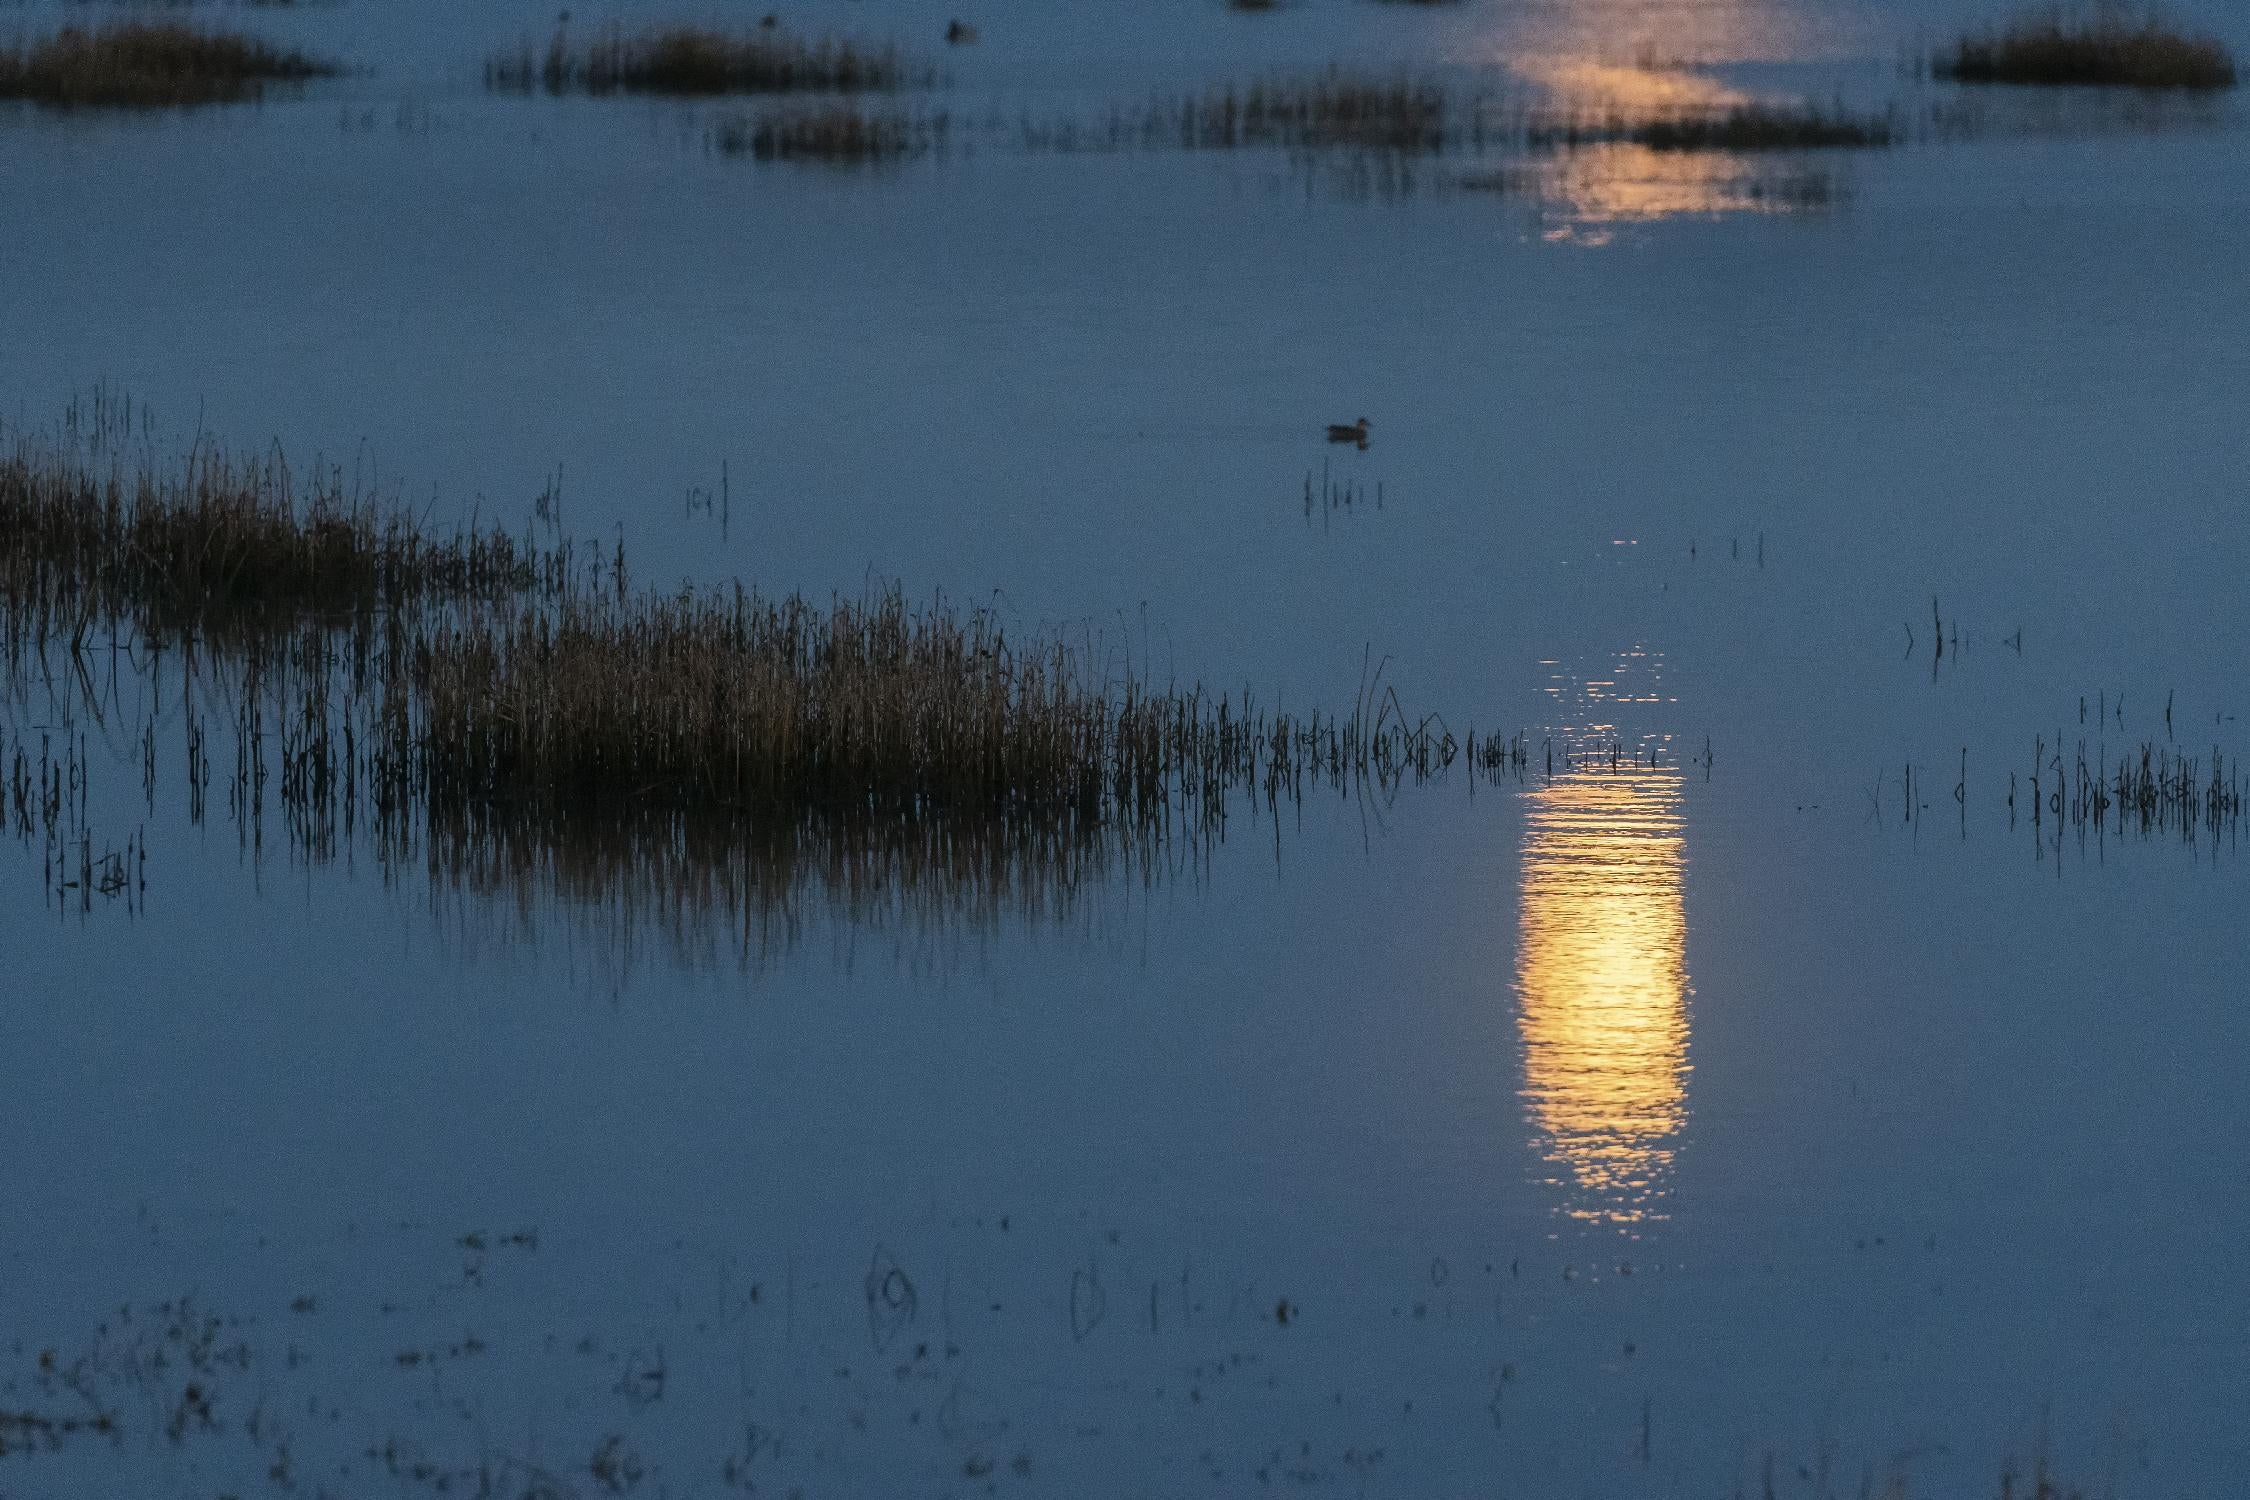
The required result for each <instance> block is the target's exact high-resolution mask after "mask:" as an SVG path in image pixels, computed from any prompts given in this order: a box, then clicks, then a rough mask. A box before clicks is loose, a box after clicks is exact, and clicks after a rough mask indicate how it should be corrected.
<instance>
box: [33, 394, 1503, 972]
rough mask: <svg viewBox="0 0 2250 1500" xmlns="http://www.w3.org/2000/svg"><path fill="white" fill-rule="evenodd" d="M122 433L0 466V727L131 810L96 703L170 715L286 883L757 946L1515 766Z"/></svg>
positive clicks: (1037, 884) (1062, 895)
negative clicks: (100, 765)
mask: <svg viewBox="0 0 2250 1500" xmlns="http://www.w3.org/2000/svg"><path fill="white" fill-rule="evenodd" d="M109 425H110V424H108V422H107V421H106V419H104V418H102V417H100V416H99V415H97V416H96V417H95V418H94V419H93V421H92V422H91V423H90V432H89V431H79V432H77V433H76V434H75V436H73V435H71V433H70V431H69V429H68V428H67V427H66V433H65V435H64V436H62V437H56V438H47V439H40V440H32V439H18V440H17V441H16V443H15V444H14V446H13V447H12V448H11V449H10V450H9V451H8V453H7V454H6V457H5V459H4V460H0V671H4V674H5V678H6V682H7V685H8V688H9V694H10V696H9V700H8V701H9V702H11V703H12V704H14V705H15V708H16V710H17V712H18V713H19V715H20V716H21V718H22V720H23V721H24V722H37V723H60V724H62V725H64V726H65V732H66V733H67V730H68V726H70V725H71V724H73V723H81V722H94V723H98V724H100V725H101V729H102V733H103V735H104V736H105V737H106V738H109V739H112V740H116V739H119V738H121V737H122V738H127V739H128V741H129V742H130V743H132V744H133V745H134V746H135V748H136V749H137V750H140V751H141V752H142V759H143V761H144V767H145V777H146V781H147V784H148V796H149V799H150V806H151V809H152V810H153V808H154V806H155V799H156V783H157V780H158V777H157V771H156V767H157V764H158V762H159V760H160V759H168V757H163V756H160V755H159V752H158V750H157V748H156V746H155V739H154V730H153V728H152V727H136V726H131V725H121V724H120V723H119V722H118V721H117V709H116V705H118V704H120V703H123V702H126V701H129V700H130V701H139V702H141V703H143V704H148V703H153V702H165V701H169V700H174V699H176V700H177V701H176V706H174V707H172V708H170V709H168V710H166V718H167V722H169V723H172V724H174V725H176V726H177V730H176V732H177V734H178V736H179V738H180V741H181V743H182V746H183V748H184V750H185V754H186V760H187V770H188V804H189V808H190V816H191V819H193V820H195V821H201V819H202V817H203V816H204V808H205V806H206V803H207V802H208V804H209V805H210V806H212V807H217V806H219V805H221V804H223V805H224V806H225V807H226V808H227V809H228V810H229V812H230V813H231V814H232V816H233V817H234V820H235V824H236V827H237V829H238V830H239V831H240V833H241V837H242V842H243V847H244V850H245V853H246V855H250V854H254V853H255V851H257V850H260V849H262V848H263V847H264V845H265V841H266V826H267V819H268V816H269V810H270V812H271V814H272V815H273V817H274V819H275V821H276V824H277V826H278V829H279V830H280V831H281V832H282V833H283V835H284V842H285V844H286V846H287V847H288V848H289V849H291V850H292V851H293V852H294V853H296V854H297V855H298V856H300V857H302V858H305V859H308V860H313V861H324V860H328V859H333V858H338V857H340V856H341V855H343V854H344V853H345V852H346V851H349V850H350V849H352V848H354V847H359V846H361V845H363V844H371V845H372V846H373V847H374V848H375V849H376V850H377V851H378V852H379V853H380V854H381V855H382V857H383V860H384V863H385V867H386V868H397V869H402V870H403V869H408V868H413V867H414V866H415V864H416V862H419V863H420V864H421V865H422V867H424V868H426V869H427V870H428V871H430V872H431V873H432V874H437V873H440V872H441V871H442V872H446V878H448V879H451V880H452V881H454V882H455V883H456V884H459V885H461V886H464V887H472V888H473V887H477V886H480V885H483V884H487V883H491V882H502V881H505V880H506V879H508V878H509V872H510V871H514V872H517V873H518V874H523V873H525V872H529V873H530V874H531V875H532V876H534V877H535V878H537V879H539V880H542V881H545V882H547V884H548V886H549V893H550V894H557V893H560V894H565V895H569V896H571V897H572V899H577V900H582V901H585V902H589V903H591V902H592V901H594V899H595V898H596V897H597V896H598V895H599V893H600V892H601V891H602V890H603V889H614V887H612V886H610V884H609V883H610V882H613V881H630V882H635V883H636V884H638V885H640V886H644V887H646V890H645V901H642V900H641V899H640V898H633V900H634V901H635V902H638V903H639V904H638V905H637V906H636V908H635V909H653V910H654V911H656V912H658V913H659V914H661V913H662V912H664V911H666V910H671V911H673V912H675V913H678V912H684V911H686V910H688V909H689V908H698V907H700V906H702V905H703V904H705V903H707V902H709V901H713V900H723V902H724V903H725V906H726V909H727V910H728V911H730V912H731V913H733V915H734V916H735V917H736V918H737V919H738V920H739V921H740V922H741V923H742V924H743V928H744V931H746V932H748V931H750V930H752V929H758V930H769V929H770V928H771V927H773V926H774V925H776V924H778V925H779V926H781V927H783V928H786V927H787V926H788V925H789V923H790V921H791V920H793V919H792V918H791V917H790V913H791V912H792V911H793V910H795V909H797V903H799V902H800V901H802V900H803V899H805V898H806V897H807V895H808V893H809V894H811V895H814V896H818V897H819V898H820V899H821V900H823V901H824V902H826V903H827V904H828V905H830V906H831V907H836V906H844V907H848V908H852V909H854V910H857V911H886V910H887V911H891V912H893V913H894V914H895V913H897V912H899V911H902V910H904V911H909V912H911V911H914V910H917V909H918V910H920V911H923V912H925V913H926V912H929V911H934V910H937V909H940V908H943V909H949V910H955V911H967V912H971V913H986V914H989V913H992V912H996V911H998V910H1001V909H1003V908H1005V909H1010V910H1026V909H1033V908H1038V907H1040V906H1041V905H1042V904H1043V903H1044V905H1045V906H1046V907H1048V908H1050V909H1058V910H1059V909H1066V908H1068V907H1069V906H1070V905H1071V904H1072V903H1073V901H1074V900H1075V895H1074V893H1075V892H1076V891H1078V890H1079V889H1080V888H1081V887H1082V886H1083V885H1084V884H1086V883H1088V882H1090V881H1095V880H1097V879H1101V880H1106V879H1107V878H1108V877H1109V876H1111V875H1113V874H1116V873H1118V872H1120V871H1129V872H1133V873H1135V874H1137V875H1138V876H1139V878H1141V879H1142V880H1144V881H1146V880H1148V879H1151V878H1153V875H1152V872H1159V871H1162V870H1164V869H1166V868H1170V867H1173V866H1175V865H1177V864H1178V863H1179V862H1180V861H1182V860H1186V861H1188V862H1191V863H1192V861H1193V860H1194V859H1195V858H1196V857H1197V855H1196V851H1199V850H1207V849H1208V848H1209V847H1211V846H1212V845H1213V844H1215V843H1216V842H1217V841H1219V840H1220V839H1221V838H1223V836H1224V833H1225V829H1226V826H1227V822H1228V819H1229V817H1230V816H1231V815H1232V812H1233V810H1234V809H1236V808H1237V807H1239V806H1240V805H1241V804H1242V803H1244V802H1245V801H1247V802H1249V803H1250V804H1251V805H1252V806H1253V807H1256V806H1264V807H1269V808H1275V809H1278V807H1279V806H1280V805H1281V804H1283V803H1285V802H1286V803H1291V804H1294V803H1297V802H1300V801H1302V800H1303V799H1304V798H1305V797H1306V796H1307V795H1308V794H1310V793H1313V792H1315V791H1318V790H1322V789H1327V790H1330V791H1333V792H1335V793H1337V794H1339V795H1345V796H1354V795H1365V794H1366V793H1368V792H1370V791H1373V792H1375V793H1377V794H1379V795H1381V794H1388V793H1389V792H1390V791H1391V790H1393V789H1395V788H1397V787H1398V786H1400V785H1402V784H1404V783H1407V782H1413V781H1420V780H1423V779H1426V778H1430V777H1434V776H1438V775H1441V774H1443V773H1444V772H1445V771H1446V769H1447V768H1448V767H1450V766H1452V765H1453V764H1454V763H1455V762H1456V761H1465V763H1466V766H1467V768H1468V769H1469V771H1470V772H1471V774H1495V775H1496V774H1498V773H1499V772H1500V771H1502V770H1505V769H1507V768H1508V767H1509V766H1510V765H1511V764H1512V765H1513V767H1514V769H1515V770H1516V771H1517V772H1518V773H1520V772H1521V770H1522V767H1523V755H1522V750H1521V747H1520V745H1519V746H1517V747H1516V748H1515V749H1514V751H1512V752H1511V751H1510V750H1509V748H1508V747H1507V746H1506V745H1505V744H1501V745H1499V747H1498V748H1497V749H1496V748H1495V742H1493V741H1490V740H1487V741H1484V742H1482V743H1481V745H1480V742H1479V741H1478V740H1477V738H1476V737H1475V736H1474V735H1469V736H1465V737H1457V736H1456V735H1455V734H1454V733H1453V732H1452V731H1451V730H1450V729H1449V728H1448V727H1447V726H1446V725H1445V723H1443V722H1442V721H1440V720H1438V719H1436V718H1434V717H1429V716H1423V717H1410V716H1409V715H1408V714H1407V713H1406V712H1405V710H1404V708H1403V706H1402V705H1401V704H1400V702H1399V699H1398V697H1397V695H1396V694H1395V693H1394V692H1391V691H1389V690H1388V689H1387V688H1386V687H1385V686H1384V681H1383V679H1384V672H1383V669H1382V668H1381V667H1379V666H1375V665H1373V664H1372V663H1371V664H1369V665H1368V667H1367V668H1366V670H1365V672H1364V674H1363V681H1362V684H1361V687H1360V690H1359V691H1358V693H1356V694H1355V695H1354V700H1353V702H1352V704H1351V707H1350V709H1349V711H1348V712H1345V713H1340V714H1327V713H1322V712H1317V711H1316V712H1311V713H1287V712H1277V711H1272V710H1268V709H1266V708H1264V707H1263V706H1261V705H1259V704H1256V703H1254V702H1252V701H1250V700H1249V699H1247V698H1246V697H1235V696H1228V695H1216V696H1215V695H1213V694H1212V693H1210V692H1208V691H1206V690H1205V689H1203V688H1201V687H1199V686H1196V685H1193V684H1182V683H1179V682H1176V681H1171V680H1158V679H1157V678H1155V677H1153V676H1152V675H1151V674H1150V673H1149V672H1148V671H1147V669H1146V666H1145V649H1144V650H1136V649H1135V646H1136V645H1142V646H1145V643H1133V642H1129V641H1125V640H1111V639H1105V637H1104V636H1103V635H1102V634H1101V633H1099V632H1095V631H1094V630H1092V629H1091V628H1090V627H1086V628H1081V629H1078V630H1075V631H1073V630H1068V629H1057V628H1025V627H1022V626H1020V625H1019V624H1016V623H1014V622H1011V621H1009V620H1007V619H1005V618H1003V617H1002V616H1001V615H1000V614H998V613H996V612H995V611H992V610H989V609H983V608H963V607H960V606H958V605H955V604H954V603H952V602H950V601H947V600H945V599H942V598H934V599H931V600H929V601H928V602H926V603H912V602H910V601H908V600H907V599H906V598H905V597H904V595H903V594H902V593H901V592H900V591H899V590H897V589H896V588H874V589H871V590H869V591H867V592H865V593H863V594H861V595H859V596H857V597H837V598H831V599H828V600H825V601H814V600H810V599H807V598H804V597H801V596H798V595H789V596H785V597H778V598H768V597H766V596H763V595H760V594H758V593H756V592H754V591H750V590H746V589H742V588H739V587H737V588H733V589H727V590H691V591H681V592H656V591H651V590H647V589H644V588H641V587H640V586H638V585H636V584H635V583H634V582H633V581H632V579H631V578H630V576H629V574H628V573H627V571H626V568H625V565H624V560H623V557H622V554H621V553H613V554H611V555H609V556H608V557H606V558H601V559H600V562H599V564H598V565H597V564H595V563H593V562H589V563H588V564H587V565H585V566H577V565H574V563H573V557H574V555H576V556H585V555H586V554H584V553H578V554H574V552H573V550H572V548H571V547H570V545H569V544H568V543H567V542H563V541H559V540H542V539H541V538H540V535H539V533H537V532H536V531H534V532H533V533H531V534H529V535H527V536H526V537H524V538H520V539H519V538H514V537H511V536H509V535H508V534H506V533H504V532H500V531H477V530H458V531H452V532H445V531H430V530H426V529H425V528H424V525H423V524H422V523H421V522H420V521H419V520H418V519H417V518H416V517H415V516H414V515H413V514H411V513H410V512H407V511H405V510H403V509H401V508H399V507H397V506H396V505H393V504H385V503H380V502H378V501H376V500H374V499H371V498H366V497H363V496H360V495H358V494H356V493H355V492H353V491H351V490H349V489H347V488H346V487H345V486H344V485H343V483H342V480H341V477H340V475H337V474H335V473H334V471H327V472H326V473H325V475H324V476H323V474H322V471H318V470H316V471H315V477H314V478H313V479H311V480H309V481H308V480H300V479H298V478H297V477H295V476H294V475H293V474H292V473H291V471H290V470H289V468H288V466H287V464H286V463H285V461H284V460H283V459H282V457H281V456H280V455H279V454H278V453H268V454H266V455H264V456H262V457H259V458H257V459H254V460H229V459H227V458H225V457H223V456H220V455H218V454H217V453H215V452H214V451H212V450H209V449H208V448H207V447H206V446H205V445H204V444H202V443H200V442H199V443H197V444H196V446H195V448H194V449H193V450H192V451H191V453H190V454H189V456H188V457H187V458H186V459H185V460H184V461H182V462H179V463H175V464H170V465H165V464H159V463H156V462H154V461H153V460H151V459H149V458H147V457H146V456H145V453H144V455H143V456H142V457H140V458H138V459H134V458H132V457H130V456H129V454H130V451H131V446H132V445H131V444H130V443H126V444H122V445H121V444H120V443H119V442H118V441H117V440H116V438H115V435H114V434H112V433H111V432H110V430H109ZM543 509H544V507H543ZM598 554H599V549H596V555H597V556H598ZM135 682H139V683H141V684H143V686H141V687H139V688H136V687H134V686H133V685H132V684H134V683H135ZM32 705H36V706H32ZM147 723H148V725H151V726H152V725H153V723H154V720H153V719H151V720H149V721H147ZM230 728H231V736H230V734H229V732H228V731H229V729H230ZM144 733H145V734H146V736H147V738H146V742H145V746H144V745H143V743H142V741H141V739H140V738H139V736H141V735H143V734H144ZM230 738H231V741H232V744H233V757H232V770H231V773H230V772H229V771H228V769H227V755H226V745H227V743H228V741H229V739H230ZM1511 754H1512V755H1513V759H1512V761H1511V758H1510V757H1511ZM78 785H79V786H80V789H81V790H80V795H82V794H83V793H82V783H78ZM27 795H28V794H27ZM666 871H669V873H668V874H667V873H665V872H666ZM527 899H528V898H527Z"/></svg>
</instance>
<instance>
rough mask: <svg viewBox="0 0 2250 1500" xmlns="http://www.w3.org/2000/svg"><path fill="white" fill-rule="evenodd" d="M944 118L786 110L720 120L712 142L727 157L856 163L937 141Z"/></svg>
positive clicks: (900, 155)
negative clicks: (910, 117) (912, 117)
mask: <svg viewBox="0 0 2250 1500" xmlns="http://www.w3.org/2000/svg"><path fill="white" fill-rule="evenodd" d="M945 132H946V117H945V116H943V115H935V116H931V117H928V118H926V119H919V118H918V119H909V118H908V117H907V116H905V115H903V114H873V113H869V112H867V111H865V110H860V109H854V108H852V107H851V106H849V105H842V104H839V105H834V106H832V107H830V108H827V109H813V110H788V111H781V112H776V113H772V114H763V115H756V116H741V115H737V116H733V117H730V118H728V119H724V120H721V121H720V122H719V123H718V125H717V126H715V127H714V128H713V131H712V142H713V144H714V145H716V146H717V147H718V149H719V150H720V152H722V153H723V154H725V155H728V156H751V157H755V158H757V159H758V160H760V161H818V162H831V163H835V164H838V165H845V166H849V165H860V164H870V163H876V162H886V161H901V160H904V159H905V158H907V157H910V156H918V155H920V154H921V153H922V152H924V151H927V150H929V149H930V148H931V147H932V146H933V145H934V144H936V143H937V142H939V141H941V140H943V138H944V136H945Z"/></svg>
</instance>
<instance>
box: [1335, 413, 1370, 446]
mask: <svg viewBox="0 0 2250 1500" xmlns="http://www.w3.org/2000/svg"><path fill="white" fill-rule="evenodd" d="M1328 441H1330V442H1331V443H1357V444H1359V445H1360V446H1361V447H1362V448H1364V447H1366V446H1367V418H1365V417H1361V418H1360V419H1359V420H1358V421H1357V422H1353V423H1350V424H1349V425H1347V424H1345V423H1342V422H1331V423H1329V424H1328Z"/></svg>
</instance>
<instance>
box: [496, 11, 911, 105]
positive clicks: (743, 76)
mask: <svg viewBox="0 0 2250 1500" xmlns="http://www.w3.org/2000/svg"><path fill="white" fill-rule="evenodd" d="M484 79H485V84H486V86H487V87H489V88H493V89H500V90H514V91H520V92H526V93H528V92H531V91H533V90H537V89H545V90H546V91H547V92H549V93H553V94H567V93H587V94H614V93H639V94H680V95H697V94H703V95H711V94H778V93H789V92H794V91H800V90H817V91H823V92H834V93H858V92H863V91H877V92H880V91H889V90H894V89H900V88H905V87H909V86H910V85H914V84H918V83H927V82H929V81H930V78H929V74H928V72H927V70H917V69H915V68H913V67H911V66H910V65H909V64H908V63H907V62H906V60H905V59H904V58H903V57H902V56H901V55H900V53H899V50H898V49H897V48H896V47H894V46H891V45H889V44H888V43H884V44H874V45H871V44H868V43H864V42H855V41H849V40H845V41H832V40H824V41H810V40H807V39H806V38H803V37H800V36H796V35H793V34H791V33H789V32H785V31H782V30H779V29H778V28H761V29H760V30H758V31H756V32H751V33H747V34H736V33H731V32H726V31H718V30H713V29H710V28H706V27H694V26H672V27H659V28H651V29H648V30H642V31H627V30H625V29H624V28H623V27H621V26H619V27H611V28H610V29H608V30H607V31H604V32H602V33H600V34H599V35H597V36H595V37H594V38H593V39H592V40H590V41H587V42H584V43H578V42H574V41H573V40H572V38H571V36H570V34H569V29H568V27H567V25H566V26H564V27H562V28H559V29H557V31H556V32H555V35H554V37H553V39H552V40H550V41H549V42H548V44H547V46H546V49H545V50H544V51H543V52H542V51H540V50H538V49H535V48H534V47H533V46H532V44H531V43H530V42H525V43H524V44H523V46H522V47H521V48H520V49H519V50H517V51H515V52H504V53H498V54H495V55H494V56H492V57H490V58H488V59H487V60H486V62H485V66H484Z"/></svg>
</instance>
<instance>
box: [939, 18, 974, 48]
mask: <svg viewBox="0 0 2250 1500" xmlns="http://www.w3.org/2000/svg"><path fill="white" fill-rule="evenodd" d="M945 39H946V40H947V41H949V42H951V43H952V44H953V45H954V46H956V47H958V46H960V45H961V44H962V43H964V42H973V41H975V40H976V39H977V29H976V28H975V27H974V26H971V25H970V24H969V23H968V22H966V21H955V22H954V23H953V24H952V25H950V26H948V27H946V28H945Z"/></svg>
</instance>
